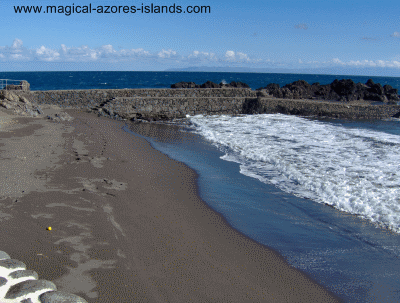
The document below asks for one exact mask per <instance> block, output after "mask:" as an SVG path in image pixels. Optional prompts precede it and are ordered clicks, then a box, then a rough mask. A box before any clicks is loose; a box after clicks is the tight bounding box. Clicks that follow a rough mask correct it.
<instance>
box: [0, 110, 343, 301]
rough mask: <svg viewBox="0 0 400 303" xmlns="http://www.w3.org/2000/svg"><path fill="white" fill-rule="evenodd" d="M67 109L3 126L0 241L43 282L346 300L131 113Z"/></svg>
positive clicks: (123, 290) (103, 290) (169, 297)
mask: <svg viewBox="0 0 400 303" xmlns="http://www.w3.org/2000/svg"><path fill="white" fill-rule="evenodd" d="M3 112H4V111H3ZM67 112H68V113H69V114H70V115H71V116H72V117H74V118H75V119H74V120H73V121H71V122H51V121H48V120H44V119H41V118H23V117H19V118H13V119H11V118H9V119H8V120H7V121H9V122H8V123H2V125H1V128H0V161H1V165H0V170H1V172H0V184H2V186H1V187H0V227H1V228H0V229H1V231H2V232H1V233H0V250H3V251H5V252H7V253H8V254H9V255H10V256H11V257H12V258H14V259H18V260H20V261H22V262H24V263H25V264H26V265H27V268H28V269H31V270H34V271H36V272H37V273H38V274H39V278H40V279H45V280H50V281H52V282H54V283H55V284H56V286H57V289H58V290H59V291H65V292H70V293H74V294H77V295H79V296H81V297H82V298H84V299H86V300H87V301H88V302H338V301H339V300H338V299H337V298H336V297H335V296H334V295H333V294H331V293H330V292H328V291H327V290H325V289H324V288H323V287H321V286H319V285H318V284H317V283H315V282H314V281H312V280H311V279H310V278H309V277H307V276H306V275H305V274H304V273H302V272H300V271H298V270H296V269H295V268H293V267H291V266H290V265H288V264H287V262H286V261H285V260H284V259H283V258H282V257H281V256H280V255H279V254H278V253H276V252H274V251H273V250H271V249H268V248H266V247H265V246H262V245H260V244H258V243H256V242H255V241H254V240H252V239H249V238H247V237H245V236H244V235H242V234H241V233H239V232H237V231H235V230H234V229H232V228H231V227H230V226H229V225H228V224H227V223H226V221H225V220H224V219H223V218H222V217H221V216H220V215H219V214H217V213H215V212H214V211H213V210H211V209H210V208H209V207H208V206H207V205H206V204H205V203H204V202H203V201H202V200H201V199H200V197H199V196H198V189H197V183H196V179H197V175H196V173H195V172H194V171H193V170H191V169H190V168H188V167H187V166H186V165H184V164H183V163H180V162H177V161H174V160H172V159H170V158H168V157H167V156H166V155H164V154H162V153H160V152H158V151H157V150H155V149H153V148H152V147H151V146H150V144H149V143H147V142H146V141H145V140H143V139H141V138H138V137H135V136H132V135H130V134H129V133H126V132H124V131H123V130H121V128H122V126H123V125H124V124H125V122H121V121H114V120H110V119H107V118H104V117H100V118H99V117H97V116H95V115H93V114H88V113H84V112H79V111H78V110H67ZM3 121H5V120H4V119H3ZM49 226H51V227H52V230H51V231H49V230H46V228H47V227H49Z"/></svg>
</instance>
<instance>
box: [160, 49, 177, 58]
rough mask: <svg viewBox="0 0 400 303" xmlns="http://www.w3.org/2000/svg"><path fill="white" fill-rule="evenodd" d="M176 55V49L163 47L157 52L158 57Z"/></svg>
mask: <svg viewBox="0 0 400 303" xmlns="http://www.w3.org/2000/svg"><path fill="white" fill-rule="evenodd" d="M175 55H176V51H173V50H171V49H169V50H165V49H163V50H162V51H161V52H159V53H158V57H160V58H171V57H172V56H175Z"/></svg>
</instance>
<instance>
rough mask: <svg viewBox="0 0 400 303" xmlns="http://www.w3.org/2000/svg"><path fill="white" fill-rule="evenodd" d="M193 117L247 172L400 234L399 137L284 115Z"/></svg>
mask: <svg viewBox="0 0 400 303" xmlns="http://www.w3.org/2000/svg"><path fill="white" fill-rule="evenodd" d="M188 118H189V120H190V121H191V122H192V123H193V130H194V132H196V133H198V134H200V135H202V136H204V137H205V138H206V139H207V140H209V141H211V142H212V143H213V144H214V145H215V146H217V147H218V148H219V149H220V150H221V151H223V152H224V153H225V155H224V156H222V157H221V159H223V160H226V161H232V162H237V163H239V164H240V172H241V173H242V174H244V175H247V176H250V177H253V178H257V179H259V180H260V181H261V182H264V183H269V184H273V185H275V186H276V187H278V188H279V189H281V190H283V191H285V192H288V193H291V194H293V195H295V196H298V197H302V198H307V199H311V200H313V201H315V202H319V203H326V204H329V205H331V206H333V207H335V208H337V209H339V210H341V211H345V212H348V213H352V214H356V215H359V216H361V217H363V218H365V219H368V220H370V221H372V222H374V223H376V224H378V225H380V226H382V227H386V228H389V229H391V230H393V231H396V232H400V136H397V135H392V134H387V133H384V132H379V131H373V130H368V129H357V128H354V129H353V128H346V127H344V126H341V125H335V124H332V123H327V122H322V121H315V120H310V119H306V118H301V117H296V116H287V115H281V114H261V115H247V116H239V117H230V116H202V115H196V116H188Z"/></svg>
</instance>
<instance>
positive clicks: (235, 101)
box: [92, 81, 256, 122]
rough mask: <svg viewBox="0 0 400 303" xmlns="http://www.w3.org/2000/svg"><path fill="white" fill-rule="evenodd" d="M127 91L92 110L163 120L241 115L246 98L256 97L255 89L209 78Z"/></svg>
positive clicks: (119, 116)
mask: <svg viewBox="0 0 400 303" xmlns="http://www.w3.org/2000/svg"><path fill="white" fill-rule="evenodd" d="M142 91H145V92H146V93H145V94H144V92H142ZM127 92H128V91H127ZM129 94H130V96H126V97H119V96H116V97H113V98H111V99H108V100H107V101H104V102H102V103H100V104H99V105H98V106H96V107H94V108H92V111H96V112H98V114H99V115H101V116H108V117H111V118H114V119H126V120H131V121H138V122H143V121H166V120H173V119H175V118H178V119H179V118H185V117H186V115H187V114H190V115H196V114H205V115H214V114H227V115H231V114H241V112H242V107H243V103H244V102H245V100H246V98H255V97H256V93H255V91H252V90H251V89H250V87H249V86H248V85H247V84H245V83H241V82H231V83H230V84H223V83H221V84H216V83H213V82H211V81H207V82H205V83H203V84H201V85H200V84H195V83H194V82H179V83H176V84H172V85H171V89H148V90H143V89H132V90H130V91H129Z"/></svg>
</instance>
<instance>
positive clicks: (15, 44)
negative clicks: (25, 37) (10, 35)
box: [11, 39, 23, 48]
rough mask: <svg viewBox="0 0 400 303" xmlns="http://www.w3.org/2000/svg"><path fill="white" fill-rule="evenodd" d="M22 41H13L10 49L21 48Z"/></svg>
mask: <svg viewBox="0 0 400 303" xmlns="http://www.w3.org/2000/svg"><path fill="white" fill-rule="evenodd" d="M22 44H23V43H22V40H20V39H14V42H13V44H12V46H11V47H12V48H21V47H22Z"/></svg>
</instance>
